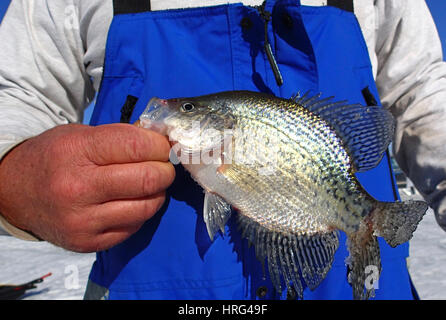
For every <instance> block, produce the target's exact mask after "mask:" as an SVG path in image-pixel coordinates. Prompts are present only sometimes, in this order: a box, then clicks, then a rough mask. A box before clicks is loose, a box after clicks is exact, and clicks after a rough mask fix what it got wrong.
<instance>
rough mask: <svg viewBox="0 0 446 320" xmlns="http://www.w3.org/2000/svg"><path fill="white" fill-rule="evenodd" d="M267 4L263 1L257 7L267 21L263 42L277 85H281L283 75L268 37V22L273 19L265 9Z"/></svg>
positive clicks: (265, 21)
mask: <svg viewBox="0 0 446 320" xmlns="http://www.w3.org/2000/svg"><path fill="white" fill-rule="evenodd" d="M265 4H266V3H265V2H263V4H262V5H261V6H259V7H257V10H258V11H259V14H260V17H262V19H263V21H264V23H265V42H264V44H263V47H264V49H265V53H266V56H267V58H268V61H269V64H270V65H271V69H272V71H273V73H274V77H275V78H276V82H277V85H278V86H279V87H280V86H281V85H282V84H283V77H282V74H281V73H280V70H279V65H278V64H277V61H276V58H275V57H274V53H273V49H272V47H271V44H270V43H269V39H268V23H269V21H270V20H271V13H270V12H268V11H266V10H265Z"/></svg>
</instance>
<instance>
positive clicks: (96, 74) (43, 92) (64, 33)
mask: <svg viewBox="0 0 446 320" xmlns="http://www.w3.org/2000/svg"><path fill="white" fill-rule="evenodd" d="M112 11H113V8H112V1H103V0H89V1H83V0H45V1H43V0H42V1H35V0H13V1H11V4H10V6H9V8H8V11H7V13H6V15H5V17H4V19H3V21H2V23H1V25H0V43H1V50H0V161H1V159H2V157H3V156H4V155H5V154H6V153H7V152H8V151H9V150H11V149H12V148H13V147H14V146H16V145H17V144H19V143H21V142H22V141H24V140H26V139H28V138H30V137H33V136H36V135H38V134H40V133H42V132H43V131H46V130H48V129H50V128H52V127H55V126H57V125H62V124H67V123H75V122H81V121H82V115H83V111H84V109H85V108H86V106H88V103H89V102H90V101H91V100H92V99H93V98H94V95H95V89H96V90H97V88H98V86H99V80H100V78H101V75H102V67H103V57H104V51H105V43H106V37H107V31H108V28H109V25H110V22H111V19H112V17H113V12H112ZM1 226H3V228H4V229H5V230H7V231H8V232H10V233H12V234H14V235H16V236H17V237H20V238H25V239H26V238H29V237H28V235H27V234H23V233H21V232H20V230H18V229H15V228H14V227H13V226H10V225H8V223H7V222H6V221H5V220H4V219H3V218H1V216H0V227H1Z"/></svg>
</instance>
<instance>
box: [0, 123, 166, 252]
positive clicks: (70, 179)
mask: <svg viewBox="0 0 446 320" xmlns="http://www.w3.org/2000/svg"><path fill="white" fill-rule="evenodd" d="M169 151H170V144H169V141H168V140H167V138H166V137H164V136H161V135H159V134H158V133H155V132H152V131H149V130H147V129H142V128H138V127H136V126H132V125H128V124H110V125H103V126H98V127H90V126H85V125H78V124H70V125H63V126H58V127H55V128H53V129H51V130H48V131H46V132H44V133H42V134H41V135H39V136H36V137H33V138H31V139H29V140H26V141H25V142H23V143H22V144H20V145H18V146H17V147H15V148H14V149H13V150H11V151H10V152H9V153H8V154H7V155H6V156H5V157H4V158H3V160H2V161H1V162H0V212H1V214H2V215H3V216H4V217H5V218H6V219H7V220H8V221H9V222H10V223H11V224H12V225H14V226H16V227H18V228H20V229H23V230H26V231H29V232H32V233H33V234H34V235H36V236H38V237H39V238H41V239H43V240H46V241H48V242H51V243H53V244H55V245H57V246H60V247H63V248H65V249H68V250H72V251H76V252H94V251H100V250H105V249H108V248H110V247H112V246H114V245H116V244H118V243H120V242H122V241H124V240H125V239H126V238H128V237H129V236H130V235H132V234H133V233H135V232H136V231H137V230H138V229H139V228H140V227H141V226H142V224H143V223H144V222H145V221H147V220H148V219H150V218H151V217H152V216H153V215H154V214H155V213H156V212H157V211H158V210H159V209H160V207H161V206H162V204H163V203H164V200H165V190H166V189H167V188H168V187H169V186H170V184H171V183H172V182H173V180H174V177H175V170H174V167H173V165H172V164H171V163H170V162H168V159H169Z"/></svg>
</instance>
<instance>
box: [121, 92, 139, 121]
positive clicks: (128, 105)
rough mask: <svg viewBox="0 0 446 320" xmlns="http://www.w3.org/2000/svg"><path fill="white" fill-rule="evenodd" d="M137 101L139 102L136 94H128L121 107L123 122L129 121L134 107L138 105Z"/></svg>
mask: <svg viewBox="0 0 446 320" xmlns="http://www.w3.org/2000/svg"><path fill="white" fill-rule="evenodd" d="M136 102H138V98H137V97H134V96H130V95H129V96H127V100H125V103H124V105H123V106H122V108H121V120H120V122H121V123H129V122H130V118H131V117H132V113H133V109H134V108H135V106H136Z"/></svg>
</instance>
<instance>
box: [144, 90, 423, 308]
mask: <svg viewBox="0 0 446 320" xmlns="http://www.w3.org/2000/svg"><path fill="white" fill-rule="evenodd" d="M139 126H141V127H144V128H148V129H151V130H155V131H157V132H159V133H161V134H163V135H166V136H168V137H169V140H170V141H171V144H172V154H173V155H174V156H172V157H171V161H173V162H174V163H175V164H178V163H181V165H183V166H184V167H185V169H186V170H187V171H188V172H189V173H190V175H191V176H192V178H193V179H194V180H195V181H196V182H197V183H198V184H199V185H200V186H201V187H202V188H203V191H204V193H205V195H204V207H203V218H204V221H205V223H206V227H207V231H208V233H209V236H210V238H211V239H213V238H214V236H215V235H216V234H217V233H218V232H220V231H221V232H222V233H223V234H224V232H225V225H226V223H227V222H228V220H229V218H230V217H231V216H232V215H235V219H236V221H237V224H238V228H239V231H240V233H241V235H242V238H244V239H246V240H247V241H248V243H249V244H250V245H253V246H254V248H255V254H256V257H257V259H258V260H259V261H260V263H261V264H262V266H263V268H265V264H267V270H268V272H269V275H270V279H271V282H272V284H273V286H274V287H275V289H276V290H277V291H278V292H281V291H282V288H285V287H286V288H287V290H293V291H294V292H295V293H296V295H297V297H299V298H302V297H303V290H304V289H305V288H306V287H309V288H310V289H311V290H314V289H315V288H317V287H318V286H319V285H320V284H321V282H322V281H323V280H324V278H325V277H326V275H327V273H328V271H329V270H330V269H331V266H332V263H333V259H334V254H335V252H336V250H337V249H338V247H339V231H343V232H345V234H346V235H347V248H348V251H349V256H348V257H347V258H346V260H345V263H346V264H347V266H348V270H349V272H348V279H347V280H348V282H349V283H350V285H351V286H352V292H353V298H354V299H369V298H371V297H373V296H374V295H375V291H374V290H375V288H374V285H370V279H368V275H370V267H374V269H373V270H377V272H378V275H379V274H381V271H382V265H381V257H380V249H379V245H378V237H383V238H384V239H385V241H386V242H387V243H388V244H389V245H390V246H392V247H396V246H398V245H400V244H402V243H404V242H407V241H408V240H409V239H411V237H412V235H413V233H414V231H415V230H416V228H417V225H418V223H419V222H420V221H421V219H422V218H423V216H424V214H425V212H426V210H427V209H428V206H427V204H426V202H424V201H415V200H410V201H405V202H401V201H395V202H382V201H378V200H376V199H375V198H373V197H372V196H371V195H370V194H369V193H368V192H367V191H366V190H365V189H364V188H363V186H362V185H361V184H360V182H359V181H358V179H357V176H356V173H358V172H365V171H368V170H371V169H373V168H374V167H376V166H377V165H378V163H379V162H380V161H381V159H382V157H383V155H384V153H385V152H386V150H387V148H388V146H389V144H390V142H391V141H392V138H393V134H394V128H395V120H394V118H393V116H392V114H391V113H390V112H389V111H388V110H387V109H385V108H383V107H380V106H363V105H361V104H349V103H348V102H347V101H335V100H334V97H327V98H322V94H320V93H319V94H316V95H311V94H309V93H306V94H304V95H301V94H296V95H294V96H292V97H290V98H289V99H287V98H280V97H276V96H274V95H271V94H266V93H261V92H252V91H225V92H217V93H214V94H207V95H203V96H198V97H186V98H169V99H160V98H157V97H154V98H152V99H151V100H150V102H149V103H148V105H147V107H146V109H145V111H144V112H143V113H142V114H141V116H140V118H139Z"/></svg>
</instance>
